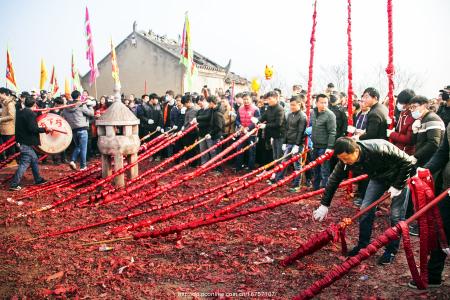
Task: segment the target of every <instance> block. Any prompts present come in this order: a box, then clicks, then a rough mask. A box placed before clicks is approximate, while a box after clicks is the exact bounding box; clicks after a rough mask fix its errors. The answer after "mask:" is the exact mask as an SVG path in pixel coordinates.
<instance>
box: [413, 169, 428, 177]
mask: <svg viewBox="0 0 450 300" xmlns="http://www.w3.org/2000/svg"><path fill="white" fill-rule="evenodd" d="M425 170H426V169H424V168H420V167H419V168H417V170H416V175H414V177H419V172H422V171H425Z"/></svg>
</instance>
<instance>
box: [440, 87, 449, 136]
mask: <svg viewBox="0 0 450 300" xmlns="http://www.w3.org/2000/svg"><path fill="white" fill-rule="evenodd" d="M439 93H440V98H441V99H442V102H441V103H440V105H439V109H438V111H437V115H438V116H439V117H440V118H441V119H442V121H444V124H445V128H447V125H448V123H449V122H450V85H447V86H446V87H445V88H444V89H442V90H440V91H439Z"/></svg>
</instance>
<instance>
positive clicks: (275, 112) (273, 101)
mask: <svg viewBox="0 0 450 300" xmlns="http://www.w3.org/2000/svg"><path fill="white" fill-rule="evenodd" d="M266 97H267V102H268V103H269V107H268V109H267V110H266V111H265V112H264V114H263V115H262V116H261V117H260V118H259V119H258V118H255V117H253V118H252V122H253V123H254V124H257V123H258V122H261V123H262V124H261V125H260V127H259V128H260V129H265V136H266V139H268V140H270V141H271V145H272V151H273V159H274V160H275V159H279V158H281V157H282V156H283V151H282V149H281V148H282V146H283V141H284V134H285V123H286V118H285V116H284V109H283V107H282V106H281V105H280V104H279V103H278V94H277V93H276V92H274V91H272V92H269V93H267V95H266Z"/></svg>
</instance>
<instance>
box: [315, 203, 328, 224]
mask: <svg viewBox="0 0 450 300" xmlns="http://www.w3.org/2000/svg"><path fill="white" fill-rule="evenodd" d="M327 214H328V207H326V206H325V205H320V206H319V208H318V209H316V210H315V211H314V212H313V218H314V220H316V221H319V222H322V221H323V220H325V218H326V217H327Z"/></svg>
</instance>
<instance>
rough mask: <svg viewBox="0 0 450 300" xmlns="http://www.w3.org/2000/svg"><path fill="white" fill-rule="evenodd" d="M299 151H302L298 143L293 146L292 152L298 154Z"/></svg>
mask: <svg viewBox="0 0 450 300" xmlns="http://www.w3.org/2000/svg"><path fill="white" fill-rule="evenodd" d="M299 151H300V147H299V146H298V145H294V147H292V150H291V153H292V154H297V153H298V152H299Z"/></svg>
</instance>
